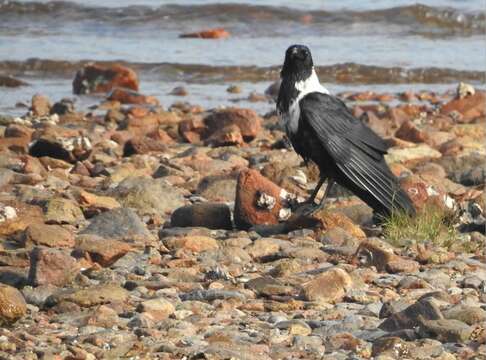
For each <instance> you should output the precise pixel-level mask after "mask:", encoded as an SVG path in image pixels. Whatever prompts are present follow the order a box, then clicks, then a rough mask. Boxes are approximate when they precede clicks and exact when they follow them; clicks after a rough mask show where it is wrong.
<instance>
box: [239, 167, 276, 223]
mask: <svg viewBox="0 0 486 360" xmlns="http://www.w3.org/2000/svg"><path fill="white" fill-rule="evenodd" d="M282 190H283V189H281V188H280V187H279V186H277V185H276V184H274V183H273V182H271V181H270V180H268V179H267V178H265V177H264V176H262V175H261V174H260V173H259V172H258V171H256V170H252V169H246V170H242V171H241V172H240V174H239V176H238V184H237V186H236V200H235V214H234V217H235V224H236V226H237V227H239V228H242V229H246V228H249V227H251V226H252V225H271V224H277V223H278V222H279V212H280V210H281V209H282V204H281V194H282Z"/></svg>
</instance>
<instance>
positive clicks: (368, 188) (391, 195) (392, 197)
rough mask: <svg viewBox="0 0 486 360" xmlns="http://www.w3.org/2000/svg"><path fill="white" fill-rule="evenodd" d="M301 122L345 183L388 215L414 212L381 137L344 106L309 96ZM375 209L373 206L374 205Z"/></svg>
mask: <svg viewBox="0 0 486 360" xmlns="http://www.w3.org/2000/svg"><path fill="white" fill-rule="evenodd" d="M300 110H301V120H302V121H305V122H306V123H307V124H308V125H309V126H310V127H311V128H312V129H313V131H314V133H315V135H316V136H317V138H318V139H319V141H320V143H321V144H322V146H323V147H324V148H325V149H326V150H327V152H328V153H329V154H330V156H331V157H332V158H333V161H334V162H335V164H336V166H337V168H338V169H339V170H340V171H341V172H342V174H343V175H344V176H345V177H346V179H347V180H348V181H351V182H352V183H353V184H354V185H355V186H356V187H358V188H359V189H361V190H362V191H364V192H365V193H366V196H365V198H366V199H368V198H369V197H370V196H371V197H372V198H373V199H374V200H375V201H372V202H371V203H370V206H373V205H374V204H375V203H376V202H378V203H379V204H380V205H381V206H380V207H381V209H380V210H383V209H384V210H385V212H386V213H388V214H390V213H391V212H392V210H395V209H399V210H403V211H406V212H408V213H414V208H413V205H412V203H411V200H410V198H409V197H408V195H407V194H406V193H405V192H404V191H403V190H402V189H401V188H400V186H399V184H398V181H397V179H396V178H395V176H394V175H393V174H392V173H391V171H390V169H389V168H388V166H387V165H386V163H385V161H384V158H383V155H384V154H385V153H386V151H387V147H386V144H385V142H384V141H383V139H382V138H380V137H379V136H378V135H377V134H375V133H374V132H373V131H372V130H371V129H370V128H368V127H367V126H366V125H365V124H363V123H362V122H361V121H360V120H358V119H356V118H355V117H354V116H353V115H352V114H351V112H350V111H349V109H348V108H347V107H346V105H345V104H344V103H343V102H342V101H341V100H339V99H337V98H335V97H332V96H330V95H327V94H321V93H310V94H308V95H306V96H305V97H304V98H303V99H302V100H301V101H300ZM375 207H376V206H375Z"/></svg>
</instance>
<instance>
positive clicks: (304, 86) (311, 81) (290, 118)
mask: <svg viewBox="0 0 486 360" xmlns="http://www.w3.org/2000/svg"><path fill="white" fill-rule="evenodd" d="M294 86H295V89H296V90H297V91H298V95H297V97H296V98H295V99H294V100H292V101H291V102H290V106H289V112H288V114H283V115H284V116H282V120H283V122H284V126H285V128H286V131H287V134H289V135H292V134H295V133H297V131H298V129H299V119H300V104H299V102H300V100H301V99H302V98H303V97H304V96H306V95H307V94H310V93H313V92H318V93H321V94H329V90H327V89H326V88H325V87H324V86H322V85H321V83H320V82H319V78H318V77H317V74H316V71H315V70H314V68H312V73H311V75H310V76H309V77H308V78H307V79H305V80H301V81H297V82H296V83H295V85H294Z"/></svg>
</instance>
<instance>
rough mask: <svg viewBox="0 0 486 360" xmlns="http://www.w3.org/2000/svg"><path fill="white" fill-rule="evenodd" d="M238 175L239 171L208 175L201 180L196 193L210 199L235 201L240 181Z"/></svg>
mask: <svg viewBox="0 0 486 360" xmlns="http://www.w3.org/2000/svg"><path fill="white" fill-rule="evenodd" d="M237 177H238V174H237V173H231V174H223V175H214V176H206V177H204V178H203V179H202V180H201V181H200V182H199V184H198V186H197V189H196V194H198V195H200V196H202V197H203V198H205V199H207V200H209V201H215V202H231V201H234V200H235V196H236V188H237V182H238V180H237Z"/></svg>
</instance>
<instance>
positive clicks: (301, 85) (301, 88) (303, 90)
mask: <svg viewBox="0 0 486 360" xmlns="http://www.w3.org/2000/svg"><path fill="white" fill-rule="evenodd" d="M295 88H296V89H297V91H298V92H299V96H298V98H299V100H300V99H302V98H303V97H304V96H305V95H307V94H309V93H312V92H319V93H324V94H329V90H327V89H326V88H325V87H324V86H322V85H321V83H320V82H319V78H318V77H317V74H316V71H315V70H314V68H312V73H311V75H310V76H309V77H308V78H307V79H305V80H301V81H297V82H296V83H295Z"/></svg>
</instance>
